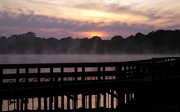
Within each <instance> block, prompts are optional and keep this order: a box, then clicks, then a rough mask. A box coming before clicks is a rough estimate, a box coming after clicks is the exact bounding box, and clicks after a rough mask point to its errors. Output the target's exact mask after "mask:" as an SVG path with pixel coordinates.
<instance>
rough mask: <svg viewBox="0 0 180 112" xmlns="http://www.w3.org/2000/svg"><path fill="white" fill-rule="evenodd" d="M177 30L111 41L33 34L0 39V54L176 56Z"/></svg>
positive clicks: (179, 33) (179, 39) (178, 46)
mask: <svg viewBox="0 0 180 112" xmlns="http://www.w3.org/2000/svg"><path fill="white" fill-rule="evenodd" d="M179 42H180V30H156V31H152V32H150V33H148V34H146V35H145V34H142V33H140V32H139V33H136V34H135V35H131V36H129V37H127V38H123V37H122V36H120V35H116V36H113V37H112V38H111V39H110V40H103V39H101V37H99V36H93V37H92V38H75V39H74V38H72V37H70V36H69V37H65V38H61V39H57V38H54V37H51V38H42V37H37V36H36V34H35V33H34V32H27V33H23V34H19V35H17V34H14V35H11V36H10V37H6V36H1V37H0V54H149V53H153V54H178V53H180V43H179Z"/></svg>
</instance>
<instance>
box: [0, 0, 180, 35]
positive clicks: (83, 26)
mask: <svg viewBox="0 0 180 112" xmlns="http://www.w3.org/2000/svg"><path fill="white" fill-rule="evenodd" d="M178 3H179V4H180V1H177V0H172V1H164V0H163V1H162V0H159V1H157V0H151V1H147V0H136V1H134V0H101V1H100V0H93V1H89V0H51V1H49V0H41V1H40V0H31V2H29V1H25V0H16V1H11V0H1V1H0V30H1V31H0V33H1V34H9V33H5V32H10V31H11V32H15V33H16V32H18V33H19V32H20V31H29V30H30V31H35V32H38V33H39V34H41V35H43V36H54V37H64V36H81V34H82V37H83V36H85V35H83V34H85V33H87V32H93V31H94V32H95V31H97V32H104V33H106V36H109V37H110V36H114V35H122V36H128V35H131V34H134V33H137V32H142V33H148V32H150V31H152V30H155V29H159V28H166V29H168V28H169V29H171V28H179V26H180V24H179V23H180V20H179V17H180V11H179V10H178V9H179V7H178V6H179V4H178ZM18 29H19V31H18ZM84 32H85V33H84Z"/></svg>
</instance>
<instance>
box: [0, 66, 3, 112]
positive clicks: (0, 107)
mask: <svg viewBox="0 0 180 112" xmlns="http://www.w3.org/2000/svg"><path fill="white" fill-rule="evenodd" d="M2 75H3V70H2V68H0V90H1V89H2V83H3V79H2ZM2 105H3V99H2V95H1V93H0V112H2Z"/></svg>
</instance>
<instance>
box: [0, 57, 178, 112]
mask: <svg viewBox="0 0 180 112" xmlns="http://www.w3.org/2000/svg"><path fill="white" fill-rule="evenodd" d="M179 84H180V58H179V57H163V58H152V59H146V60H137V61H128V62H99V63H98V62H97V63H47V64H46V63H43V64H0V111H4V112H5V111H7V112H9V111H26V112H28V111H57V112H59V111H65V110H67V111H78V110H85V109H86V110H99V109H101V110H103V109H104V110H111V111H112V110H114V111H115V110H126V109H132V110H136V109H144V108H146V109H147V108H149V109H150V108H151V109H152V107H153V108H155V107H157V106H158V107H161V106H164V105H175V106H180V96H179V94H180V92H179V90H178V89H179V86H178V85H179ZM177 108H178V109H179V107H177Z"/></svg>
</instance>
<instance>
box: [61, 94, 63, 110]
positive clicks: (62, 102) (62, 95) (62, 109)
mask: <svg viewBox="0 0 180 112" xmlns="http://www.w3.org/2000/svg"><path fill="white" fill-rule="evenodd" d="M61 109H62V110H64V94H63V95H62V96H61Z"/></svg>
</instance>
